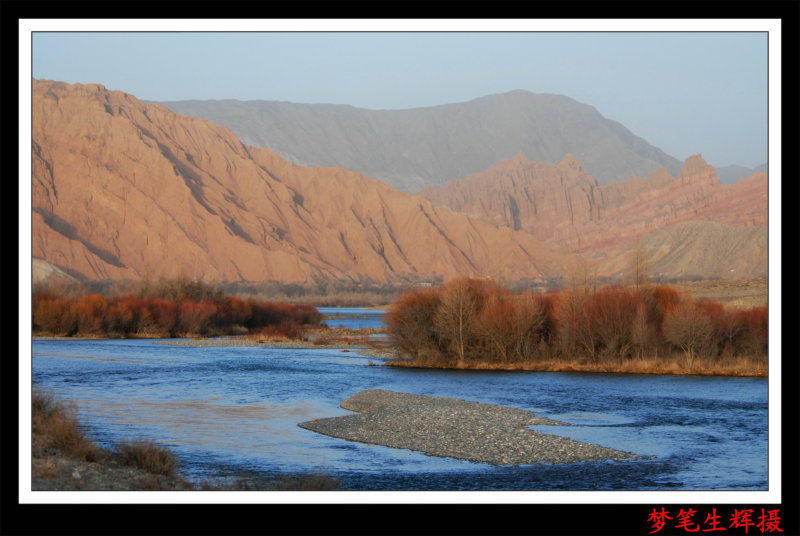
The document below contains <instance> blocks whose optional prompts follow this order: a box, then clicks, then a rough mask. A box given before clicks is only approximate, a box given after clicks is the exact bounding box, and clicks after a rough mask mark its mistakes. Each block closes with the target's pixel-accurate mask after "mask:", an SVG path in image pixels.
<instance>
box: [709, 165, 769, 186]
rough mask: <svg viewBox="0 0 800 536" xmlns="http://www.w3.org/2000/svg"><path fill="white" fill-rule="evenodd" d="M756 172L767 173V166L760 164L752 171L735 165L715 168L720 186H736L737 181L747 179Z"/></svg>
mask: <svg viewBox="0 0 800 536" xmlns="http://www.w3.org/2000/svg"><path fill="white" fill-rule="evenodd" d="M756 171H759V172H761V173H769V165H768V164H761V165H760V166H756V167H754V168H752V169H750V168H747V167H744V166H737V165H730V166H719V167H717V176H718V177H719V182H721V183H722V184H736V183H737V182H739V179H743V178H745V177H749V176H750V175H752V174H753V173H755V172H756Z"/></svg>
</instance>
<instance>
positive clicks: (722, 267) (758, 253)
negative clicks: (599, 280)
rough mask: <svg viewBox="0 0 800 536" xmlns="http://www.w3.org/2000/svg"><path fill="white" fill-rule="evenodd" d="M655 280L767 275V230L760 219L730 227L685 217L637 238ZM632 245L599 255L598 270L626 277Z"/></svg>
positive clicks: (609, 275)
mask: <svg viewBox="0 0 800 536" xmlns="http://www.w3.org/2000/svg"><path fill="white" fill-rule="evenodd" d="M642 243H643V245H644V250H645V251H646V252H647V257H648V259H649V261H650V263H651V274H652V275H653V276H654V277H655V278H656V280H659V279H662V278H666V279H696V280H697V279H748V278H756V277H767V275H768V270H767V256H768V255H767V249H768V233H767V227H766V226H764V225H756V226H751V227H734V226H731V225H725V224H722V223H718V222H713V221H696V220H694V221H684V222H680V223H678V224H676V225H673V226H671V227H667V228H663V229H659V230H657V231H654V232H652V233H650V234H649V235H647V236H645V237H643V238H642ZM630 249H631V248H627V249H625V250H623V251H620V252H618V253H616V254H612V255H609V256H608V257H606V258H604V259H603V260H602V262H600V263H599V265H598V266H597V272H598V273H601V274H604V275H605V276H607V277H612V278H613V277H625V275H626V274H627V273H628V272H629V271H630V262H631V261H630V259H631V252H630Z"/></svg>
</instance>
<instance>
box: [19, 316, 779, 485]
mask: <svg viewBox="0 0 800 536" xmlns="http://www.w3.org/2000/svg"><path fill="white" fill-rule="evenodd" d="M323 312H325V313H326V314H333V313H337V316H343V317H344V318H340V319H338V320H331V321H330V322H329V325H331V326H332V327H333V326H337V325H341V326H345V327H359V326H364V327H379V325H380V312H376V311H369V310H364V309H355V308H351V309H341V310H333V309H325V310H323ZM155 342H156V341H153V340H146V339H124V340H69V339H64V340H35V341H33V342H32V347H31V353H32V361H31V363H32V370H31V373H32V378H33V383H34V385H35V386H41V387H45V388H48V389H50V390H51V391H53V392H54V393H55V394H56V395H57V396H58V397H59V398H62V399H65V400H71V401H74V402H76V403H77V405H78V408H79V415H80V417H81V419H82V421H83V422H84V423H85V426H86V429H87V432H88V434H89V437H90V438H91V439H92V440H94V441H96V442H97V443H99V444H100V445H102V446H106V447H113V446H114V444H115V443H117V442H119V441H121V440H124V439H132V438H150V439H153V440H155V441H157V442H159V443H160V444H163V445H165V446H167V447H169V448H170V449H171V450H172V451H173V452H174V453H175V454H176V455H177V456H178V457H179V459H180V469H181V472H183V473H184V474H185V475H187V476H188V477H189V478H190V479H193V480H196V481H202V480H205V479H213V478H214V477H216V476H218V475H231V476H236V475H242V474H267V475H281V474H297V473H310V472H317V473H324V474H327V475H330V476H333V477H335V478H338V479H339V480H340V482H341V489H344V490H373V491H374V490H417V491H425V490H448V491H453V490H485V491H489V490H511V491H521V490H531V491H533V490H572V491H583V490H599V491H604V490H662V491H663V490H702V491H706V490H708V491H716V490H767V489H768V471H767V461H768V433H767V432H768V427H767V425H768V380H767V379H765V378H730V377H701V376H657V375H628V374H597V373H556V372H498V371H447V370H420V369H407V368H394V367H385V366H380V365H381V364H382V363H383V361H382V360H381V359H379V358H374V357H368V356H364V355H360V354H358V353H357V352H355V351H343V350H335V349H318V348H313V349H296V348H254V347H211V348H209V347H205V348H196V347H183V346H169V345H161V344H156V343H155ZM376 365H377V366H376ZM365 389H388V390H394V391H402V392H407V393H414V394H423V395H429V396H437V397H452V398H460V399H464V400H471V401H477V402H484V403H489V404H499V405H504V406H511V407H516V408H522V409H526V410H530V411H533V412H534V413H535V414H536V415H537V416H542V417H549V418H551V419H555V420H559V421H565V422H567V423H570V425H569V426H559V427H546V426H538V427H536V428H535V429H536V430H539V431H542V432H547V433H553V434H557V435H562V436H566V437H570V438H572V439H576V440H580V441H586V442H590V443H594V444H598V445H602V446H605V447H610V448H614V449H618V450H624V451H628V452H633V453H636V454H640V455H644V456H649V458H648V459H645V460H637V461H626V462H592V463H580V464H558V465H528V466H491V465H487V464H480V463H473V462H467V461H461V460H454V459H446V458H435V457H430V456H426V455H424V454H421V453H417V452H412V451H408V450H402V449H393V448H388V447H382V446H376V445H366V444H360V443H354V442H349V441H346V440H342V439H336V438H331V437H327V436H323V435H320V434H316V433H314V432H311V431H309V430H305V429H302V428H300V427H298V426H297V425H298V423H300V422H303V421H306V420H311V419H316V418H320V417H333V416H338V415H345V414H347V413H349V412H348V411H347V410H344V409H342V408H341V407H339V404H340V403H341V401H342V400H344V399H345V398H347V397H349V396H351V395H353V394H355V393H357V392H359V391H362V390H365Z"/></svg>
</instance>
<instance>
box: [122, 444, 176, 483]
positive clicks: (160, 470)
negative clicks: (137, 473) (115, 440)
mask: <svg viewBox="0 0 800 536" xmlns="http://www.w3.org/2000/svg"><path fill="white" fill-rule="evenodd" d="M116 450H117V452H118V453H119V455H120V457H121V459H122V462H123V463H125V464H127V465H131V466H133V467H138V468H139V469H144V470H145V471H147V472H148V473H152V474H154V475H171V474H173V473H174V472H175V470H176V469H177V468H178V458H177V457H176V456H175V455H174V454H173V453H172V452H171V451H170V450H169V449H167V448H165V447H162V446H161V445H158V444H157V443H155V442H154V441H152V440H132V441H123V442H121V443H119V444H118V445H117V448H116Z"/></svg>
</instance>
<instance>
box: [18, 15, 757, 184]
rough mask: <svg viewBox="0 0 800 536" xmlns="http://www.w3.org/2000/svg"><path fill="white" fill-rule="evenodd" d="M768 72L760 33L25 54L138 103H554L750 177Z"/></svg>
mask: <svg viewBox="0 0 800 536" xmlns="http://www.w3.org/2000/svg"><path fill="white" fill-rule="evenodd" d="M540 27H541V26H540ZM514 28H516V26H515V27H514ZM767 67H768V34H767V33H766V32H763V31H745V32H743V31H736V32H729V31H724V32H722V31H693V32H685V31H669V32H667V31H647V32H641V31H625V32H613V31H602V32H597V31H567V32H561V31H557V32H553V31H516V30H515V31H444V32H443V31H414V32H404V31H403V32H401V31H380V32H373V31H357V32H353V31H318V30H315V31H261V32H253V31H237V32H219V31H218V32H194V31H182V32H148V31H139V32H125V31H111V32H108V31H92V32H79V31H69V32H64V31H44V32H40V31H34V32H33V33H32V44H31V69H32V76H33V77H34V78H44V79H50V80H59V81H64V82H69V83H99V84H102V85H104V86H105V87H107V88H108V89H116V90H122V91H125V92H127V93H130V94H132V95H134V96H136V97H137V98H139V99H141V100H150V101H171V100H186V99H239V100H277V101H289V102H301V103H333V104H349V105H352V106H356V107H361V108H370V109H407V108H416V107H423V106H435V105H439V104H448V103H454V102H464V101H469V100H472V99H475V98H479V97H482V96H485V95H489V94H495V93H505V92H508V91H512V90H515V89H524V90H528V91H531V92H534V93H556V94H561V95H566V96H568V97H571V98H573V99H575V100H577V101H579V102H582V103H584V104H588V105H591V106H594V107H595V108H596V109H597V110H598V111H599V112H600V113H601V114H602V115H603V116H604V117H606V118H608V119H612V120H615V121H618V122H619V123H621V124H623V125H624V126H625V127H627V128H628V129H629V130H630V131H632V132H633V133H634V134H635V135H637V136H640V137H642V138H644V139H645V140H646V141H647V142H648V143H650V144H652V145H655V146H656V147H658V148H660V149H662V150H663V151H664V152H666V153H667V154H669V155H671V156H674V157H676V158H678V159H680V160H685V159H686V158H687V157H689V156H691V155H694V154H698V153H699V154H702V155H703V157H704V158H705V160H706V161H707V162H709V163H710V164H712V165H714V166H726V165H731V164H736V165H741V166H745V167H748V168H752V167H755V166H758V165H761V164H763V163H765V162H767V160H768V154H767V138H768V136H767V133H768V121H767V119H768V103H769V99H768V68H767Z"/></svg>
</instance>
